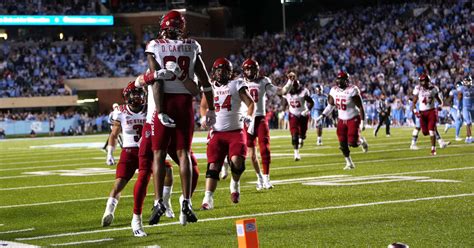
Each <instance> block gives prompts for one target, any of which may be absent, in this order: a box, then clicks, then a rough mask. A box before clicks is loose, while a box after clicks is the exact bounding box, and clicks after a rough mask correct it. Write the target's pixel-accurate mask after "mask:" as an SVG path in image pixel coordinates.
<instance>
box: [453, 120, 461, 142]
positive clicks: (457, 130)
mask: <svg viewBox="0 0 474 248" xmlns="http://www.w3.org/2000/svg"><path fill="white" fill-rule="evenodd" d="M454 117H455V119H454V128H455V135H456V136H455V139H456V141H461V140H462V138H461V136H460V134H461V127H462V123H463V120H462V116H459V115H457V114H456V115H455V116H454Z"/></svg>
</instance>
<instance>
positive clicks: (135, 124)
mask: <svg viewBox="0 0 474 248" xmlns="http://www.w3.org/2000/svg"><path fill="white" fill-rule="evenodd" d="M145 111H146V109H145V108H144V109H142V110H141V111H140V112H138V113H134V112H133V111H131V110H130V108H129V107H128V105H120V106H119V107H118V109H116V110H114V112H113V117H112V118H113V120H115V121H118V122H120V126H121V127H122V137H123V147H124V148H131V147H138V141H139V140H140V138H141V135H142V129H143V125H144V124H145V119H146V118H145Z"/></svg>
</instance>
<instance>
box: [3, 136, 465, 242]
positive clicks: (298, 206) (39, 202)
mask: <svg viewBox="0 0 474 248" xmlns="http://www.w3.org/2000/svg"><path fill="white" fill-rule="evenodd" d="M440 129H441V128H440ZM411 132H412V129H411V128H394V129H393V130H392V137H385V135H384V133H385V130H384V129H382V130H380V132H379V137H373V135H372V129H368V130H366V131H365V132H363V135H364V136H365V137H366V138H367V141H368V143H369V152H368V153H362V151H361V149H360V148H357V149H351V151H352V153H351V155H352V158H353V161H354V163H355V164H356V169H355V170H352V171H344V170H342V168H343V167H344V165H345V161H344V158H343V157H342V155H341V152H340V151H339V149H338V142H337V138H336V134H335V130H327V129H325V130H324V137H323V142H324V145H323V146H316V145H315V143H316V134H315V131H314V130H309V132H308V138H307V140H306V141H305V144H304V147H303V148H302V149H301V151H300V154H301V157H302V160H301V161H298V162H295V161H294V160H293V148H292V147H291V138H290V136H289V131H275V130H273V131H272V132H271V152H272V164H271V179H272V182H273V184H274V185H275V187H274V189H272V190H264V191H256V189H255V181H256V176H255V172H254V170H253V168H252V166H251V164H250V163H249V161H247V163H246V165H247V170H246V172H245V173H244V174H243V176H242V180H241V202H240V203H239V204H233V203H232V202H231V201H230V193H229V179H226V180H221V181H220V182H219V185H218V189H217V191H216V193H215V195H214V204H215V209H214V210H211V211H201V210H199V207H200V205H201V201H202V198H203V195H204V192H203V190H204V182H205V168H206V158H205V153H206V143H205V137H206V133H204V132H198V133H195V141H194V142H193V150H194V152H195V153H196V154H197V155H198V158H199V159H198V161H199V169H200V177H199V184H198V187H197V191H196V193H195V195H194V197H193V206H194V209H195V211H196V214H197V216H198V218H199V221H198V222H197V223H191V224H188V225H187V226H181V225H180V224H179V221H178V217H176V218H174V219H169V218H166V217H162V219H161V221H160V224H158V225H156V226H148V225H147V222H148V221H147V220H148V217H149V215H150V209H151V206H152V200H153V196H152V195H153V188H152V187H151V186H150V187H149V190H148V196H147V198H146V200H145V205H144V211H143V219H144V224H145V231H146V232H147V233H148V236H147V237H144V238H136V237H134V236H133V234H132V231H131V228H130V221H131V217H132V207H133V185H134V183H135V177H134V178H133V179H132V181H131V182H130V183H129V185H127V187H126V188H125V190H124V191H123V192H122V198H121V199H120V202H119V204H118V208H117V210H116V212H115V219H114V222H113V223H112V225H111V226H110V227H107V228H103V227H101V218H102V214H103V211H104V208H105V203H106V200H107V197H108V194H109V192H110V190H111V188H112V184H113V182H114V179H115V166H107V165H105V153H103V152H102V151H101V150H100V149H99V148H98V147H101V146H102V145H103V143H104V142H105V139H106V136H105V135H93V136H80V137H55V138H36V139H16V140H4V141H0V240H3V241H2V243H4V241H8V242H10V243H11V242H15V243H21V244H28V245H36V246H87V247H89V246H97V247H106V246H110V247H124V246H139V247H148V246H154V247H158V246H160V247H237V238H236V227H235V221H236V220H239V219H245V218H256V220H257V229H258V237H259V241H260V246H261V247H387V245H388V244H390V243H392V242H396V241H398V242H403V243H406V244H408V245H410V247H474V207H473V206H474V144H465V143H464V141H461V142H455V141H454V131H453V130H450V131H449V132H448V134H442V135H443V138H444V139H445V140H451V142H452V144H451V145H450V146H449V147H448V148H445V149H438V155H437V156H431V155H430V148H429V146H430V145H429V138H428V137H422V136H420V139H419V143H418V146H419V147H420V148H421V149H420V150H418V151H411V150H409V145H410V141H411ZM464 135H465V129H464V127H463V132H462V133H461V136H464ZM119 152H120V149H118V150H117V151H115V156H116V157H117V160H118V156H119V154H120V153H119ZM175 168H176V167H175ZM174 178H175V186H174V192H173V196H172V204H173V208H174V211H175V213H176V214H177V215H178V213H179V210H178V209H179V203H178V197H179V194H180V191H181V186H180V182H179V175H178V170H177V169H175V176H174Z"/></svg>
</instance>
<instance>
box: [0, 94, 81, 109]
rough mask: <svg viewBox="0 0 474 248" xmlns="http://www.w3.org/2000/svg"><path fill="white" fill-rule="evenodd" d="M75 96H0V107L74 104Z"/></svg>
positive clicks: (38, 106)
mask: <svg viewBox="0 0 474 248" xmlns="http://www.w3.org/2000/svg"><path fill="white" fill-rule="evenodd" d="M76 105H77V96H48V97H11V98H0V109H12V108H40V107H60V106H76Z"/></svg>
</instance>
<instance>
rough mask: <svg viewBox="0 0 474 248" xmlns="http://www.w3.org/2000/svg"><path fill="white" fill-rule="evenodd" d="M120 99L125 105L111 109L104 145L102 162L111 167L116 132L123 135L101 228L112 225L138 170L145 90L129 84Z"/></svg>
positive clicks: (143, 121) (132, 83) (144, 108)
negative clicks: (119, 204)
mask: <svg viewBox="0 0 474 248" xmlns="http://www.w3.org/2000/svg"><path fill="white" fill-rule="evenodd" d="M122 96H123V98H124V100H125V102H126V104H125V105H120V106H118V107H117V108H115V109H114V112H113V114H112V120H113V126H112V132H111V134H110V136H109V145H108V146H107V160H106V163H107V164H108V165H113V164H115V160H114V156H113V152H114V150H115V143H116V141H117V139H118V135H119V134H120V133H122V135H123V149H122V152H121V154H120V160H119V163H118V165H117V170H116V179H115V183H114V186H113V189H112V191H111V192H110V195H109V199H108V200H107V205H106V208H105V212H104V215H103V217H102V226H104V227H105V226H109V225H110V224H112V221H113V219H114V212H115V208H116V206H117V204H118V201H119V198H120V193H121V192H122V190H123V189H124V188H125V186H126V185H127V183H128V182H129V181H130V179H131V178H132V177H133V175H134V174H135V170H136V169H138V146H139V145H138V142H139V140H140V137H141V134H142V129H143V124H144V123H145V113H146V106H145V91H143V89H141V88H137V87H135V85H134V82H130V83H129V84H128V85H127V87H126V88H125V89H124V90H123V92H122Z"/></svg>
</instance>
